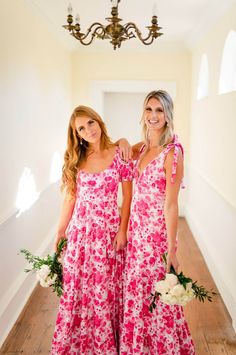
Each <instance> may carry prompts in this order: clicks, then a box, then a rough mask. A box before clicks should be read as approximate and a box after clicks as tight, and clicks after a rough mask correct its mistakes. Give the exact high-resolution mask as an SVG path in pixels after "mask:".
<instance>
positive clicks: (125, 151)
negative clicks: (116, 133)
mask: <svg viewBox="0 0 236 355" xmlns="http://www.w3.org/2000/svg"><path fill="white" fill-rule="evenodd" d="M142 144H143V142H139V143H136V144H135V145H133V146H131V145H130V144H129V142H128V141H127V139H125V138H120V139H118V141H116V142H115V145H118V146H119V148H120V153H121V158H122V159H123V160H125V161H129V160H131V159H133V160H136V159H137V158H138V155H139V151H140V148H141V146H142Z"/></svg>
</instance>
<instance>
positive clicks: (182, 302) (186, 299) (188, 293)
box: [178, 289, 194, 306]
mask: <svg viewBox="0 0 236 355" xmlns="http://www.w3.org/2000/svg"><path fill="white" fill-rule="evenodd" d="M193 298H194V292H193V290H192V289H191V290H189V291H187V290H185V293H184V294H182V296H181V297H179V298H178V304H179V305H180V306H185V305H186V304H187V303H188V302H190V301H191V300H192V299H193Z"/></svg>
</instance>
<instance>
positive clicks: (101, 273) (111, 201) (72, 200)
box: [51, 106, 132, 355]
mask: <svg viewBox="0 0 236 355" xmlns="http://www.w3.org/2000/svg"><path fill="white" fill-rule="evenodd" d="M131 180H132V163H125V162H124V161H123V160H122V159H121V158H120V155H119V149H118V148H117V147H116V146H115V145H114V144H113V143H112V142H111V140H110V138H109V136H108V134H107V131H106V127H105V124H104V122H103V121H102V119H101V117H100V116H99V115H98V114H97V113H96V112H95V111H94V110H93V109H91V108H89V107H86V106H79V107H77V108H76V109H75V110H74V111H73V113H72V116H71V119H70V122H69V128H68V139H67V149H66V152H65V156H64V166H63V175H62V190H63V191H64V192H65V199H64V204H63V208H62V213H61V217H60V221H59V226H58V231H57V235H56V238H55V249H56V247H57V245H58V243H59V241H60V240H61V239H62V238H65V237H66V238H67V248H66V252H65V257H64V262H63V295H62V297H61V299H60V306H59V312H58V316H57V322H56V328H55V332H54V337H53V341H52V351H51V353H52V354H53V355H69V354H71V355H72V354H107V355H108V354H111V355H117V354H118V351H119V348H118V347H119V337H120V325H121V318H122V302H123V299H122V293H123V285H122V280H123V268H124V250H123V249H124V247H125V246H126V230H127V224H128V219H129V207H130V201H131V192H132V191H131V190H132V188H131ZM119 182H121V183H122V192H123V201H122V206H121V212H120V214H119V210H118V205H117V190H118V185H119Z"/></svg>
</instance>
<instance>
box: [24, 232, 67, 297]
mask: <svg viewBox="0 0 236 355" xmlns="http://www.w3.org/2000/svg"><path fill="white" fill-rule="evenodd" d="M66 244H67V239H66V238H63V239H61V240H60V242H59V243H58V246H57V251H56V252H55V253H54V254H53V255H52V256H51V255H47V256H46V257H45V258H41V257H39V256H35V255H33V254H32V253H31V252H30V251H28V250H27V249H21V250H20V253H21V254H23V255H24V257H25V259H26V260H27V261H28V263H29V264H32V268H31V269H28V268H27V269H25V270H24V271H25V272H30V271H32V272H36V271H37V270H39V269H41V267H42V266H43V265H47V266H48V267H49V269H50V274H49V277H51V278H52V277H53V276H54V275H56V278H55V281H54V282H53V284H52V285H51V287H52V289H53V292H56V293H57V296H59V297H60V296H61V295H62V293H63V287H62V264H61V262H60V261H59V257H60V255H61V253H62V251H63V249H64V247H65V246H66Z"/></svg>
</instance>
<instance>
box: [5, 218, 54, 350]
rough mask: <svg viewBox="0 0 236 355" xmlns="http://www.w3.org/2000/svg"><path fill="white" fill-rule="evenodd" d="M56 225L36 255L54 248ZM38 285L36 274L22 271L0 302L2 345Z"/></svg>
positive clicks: (46, 252)
mask: <svg viewBox="0 0 236 355" xmlns="http://www.w3.org/2000/svg"><path fill="white" fill-rule="evenodd" d="M55 230H56V225H54V226H53V228H52V229H51V230H50V231H49V233H48V234H47V235H46V236H45V238H44V240H43V242H42V244H41V245H40V247H39V249H38V250H37V251H36V253H35V255H39V256H41V255H47V254H48V253H49V252H50V250H51V249H52V243H53V240H52V235H54V233H55ZM36 285H37V279H36V277H35V275H30V274H26V273H25V272H23V271H21V272H20V274H19V276H18V277H17V279H16V280H15V282H14V283H13V284H12V286H11V287H10V288H9V290H8V291H7V293H6V294H5V295H4V297H3V299H2V300H1V304H0V329H4V331H3V332H2V333H1V335H0V347H1V346H2V344H3V343H4V341H5V340H6V338H7V336H8V334H9V333H10V331H11V329H12V328H13V326H14V324H15V322H16V321H17V319H18V317H19V316H20V314H21V312H22V310H23V308H24V307H25V305H26V303H27V301H28V299H29V297H30V295H31V294H32V292H33V291H34V289H35V286H36Z"/></svg>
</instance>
